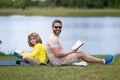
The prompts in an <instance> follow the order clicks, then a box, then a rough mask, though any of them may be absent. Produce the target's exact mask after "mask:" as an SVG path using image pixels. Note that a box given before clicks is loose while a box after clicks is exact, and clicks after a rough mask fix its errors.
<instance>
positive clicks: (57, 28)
mask: <svg viewBox="0 0 120 80" xmlns="http://www.w3.org/2000/svg"><path fill="white" fill-rule="evenodd" d="M52 29H53V32H54V34H55V35H57V36H59V34H60V33H61V31H62V25H61V24H60V23H55V24H54V26H53V27H52Z"/></svg>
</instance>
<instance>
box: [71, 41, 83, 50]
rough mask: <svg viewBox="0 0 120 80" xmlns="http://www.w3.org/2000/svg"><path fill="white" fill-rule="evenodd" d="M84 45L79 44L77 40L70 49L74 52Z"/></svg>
mask: <svg viewBox="0 0 120 80" xmlns="http://www.w3.org/2000/svg"><path fill="white" fill-rule="evenodd" d="M83 44H84V42H81V41H80V40H78V41H77V42H76V43H75V44H74V45H73V47H72V50H76V49H78V48H79V47H81V46H82V45H83Z"/></svg>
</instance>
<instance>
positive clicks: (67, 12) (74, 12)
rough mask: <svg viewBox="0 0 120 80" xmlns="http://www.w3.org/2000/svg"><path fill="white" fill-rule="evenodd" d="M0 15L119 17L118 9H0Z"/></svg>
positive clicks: (119, 10)
mask: <svg viewBox="0 0 120 80" xmlns="http://www.w3.org/2000/svg"><path fill="white" fill-rule="evenodd" d="M0 15H29V16H34V15H41V16H120V9H68V8H32V9H26V10H22V9H0Z"/></svg>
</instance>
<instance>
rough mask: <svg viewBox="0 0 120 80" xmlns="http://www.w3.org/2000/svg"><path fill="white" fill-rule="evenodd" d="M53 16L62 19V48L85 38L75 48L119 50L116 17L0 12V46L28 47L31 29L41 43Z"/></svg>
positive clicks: (118, 19) (6, 49)
mask: <svg viewBox="0 0 120 80" xmlns="http://www.w3.org/2000/svg"><path fill="white" fill-rule="evenodd" d="M54 19H60V20H62V22H63V32H62V33H61V37H62V42H63V45H64V49H65V51H68V50H70V49H71V47H72V45H73V44H74V43H75V41H77V40H78V39H79V40H81V41H83V42H85V44H84V45H83V46H82V47H81V48H80V49H79V51H81V50H82V51H84V52H86V53H88V54H106V53H107V54H109V53H114V54H116V53H119V52H120V45H119V43H120V37H119V36H120V17H46V16H0V40H1V41H2V44H1V45H0V50H1V51H4V52H6V53H9V52H11V51H13V50H14V49H18V50H25V51H31V48H29V46H28V44H27V35H28V34H30V33H32V32H37V33H39V34H40V36H41V38H42V40H43V43H44V45H45V43H46V40H47V37H48V36H49V33H50V32H51V24H52V21H53V20H54Z"/></svg>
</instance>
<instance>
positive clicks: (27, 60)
mask: <svg viewBox="0 0 120 80" xmlns="http://www.w3.org/2000/svg"><path fill="white" fill-rule="evenodd" d="M23 61H25V62H28V63H30V64H32V65H39V64H40V61H39V60H37V59H35V58H32V57H30V56H23Z"/></svg>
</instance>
